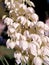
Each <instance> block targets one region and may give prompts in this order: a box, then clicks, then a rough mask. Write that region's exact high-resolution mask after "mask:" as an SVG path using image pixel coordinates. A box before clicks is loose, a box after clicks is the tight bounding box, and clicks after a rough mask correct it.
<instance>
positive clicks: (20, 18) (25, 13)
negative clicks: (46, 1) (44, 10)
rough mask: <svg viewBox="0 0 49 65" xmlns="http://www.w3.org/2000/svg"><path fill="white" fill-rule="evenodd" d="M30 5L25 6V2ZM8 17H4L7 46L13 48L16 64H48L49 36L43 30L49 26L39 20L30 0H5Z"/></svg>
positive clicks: (46, 29)
mask: <svg viewBox="0 0 49 65" xmlns="http://www.w3.org/2000/svg"><path fill="white" fill-rule="evenodd" d="M25 2H26V3H27V4H28V5H30V6H28V7H27V4H25ZM5 4H6V6H7V8H8V9H9V17H4V16H3V18H4V23H5V24H6V25H7V26H8V31H7V34H8V35H9V36H10V39H8V40H7V43H6V45H7V48H11V49H15V51H14V58H15V61H16V63H17V64H20V63H21V65H22V64H27V63H29V65H42V64H44V65H49V37H48V36H46V35H45V32H47V31H48V30H49V27H48V26H47V25H46V24H45V23H43V22H42V21H39V17H38V15H37V14H36V13H35V11H34V9H33V8H32V7H31V6H33V7H34V6H35V5H34V3H33V2H31V1H30V0H5Z"/></svg>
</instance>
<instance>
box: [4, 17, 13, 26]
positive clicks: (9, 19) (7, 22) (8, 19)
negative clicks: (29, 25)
mask: <svg viewBox="0 0 49 65" xmlns="http://www.w3.org/2000/svg"><path fill="white" fill-rule="evenodd" d="M4 23H6V24H7V25H10V24H11V23H13V20H12V19H11V18H8V17H7V18H5V19H4Z"/></svg>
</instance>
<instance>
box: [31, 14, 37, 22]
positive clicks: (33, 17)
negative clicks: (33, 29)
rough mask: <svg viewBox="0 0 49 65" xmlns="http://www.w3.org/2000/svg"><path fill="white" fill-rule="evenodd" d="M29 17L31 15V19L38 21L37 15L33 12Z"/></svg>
mask: <svg viewBox="0 0 49 65" xmlns="http://www.w3.org/2000/svg"><path fill="white" fill-rule="evenodd" d="M31 17H32V19H33V20H34V21H36V22H37V21H38V15H37V14H35V13H34V14H32V15H31ZM33 20H32V21H33Z"/></svg>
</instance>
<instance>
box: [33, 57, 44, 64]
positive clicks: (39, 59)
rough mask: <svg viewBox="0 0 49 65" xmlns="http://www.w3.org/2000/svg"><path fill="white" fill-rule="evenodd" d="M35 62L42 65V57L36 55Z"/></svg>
mask: <svg viewBox="0 0 49 65" xmlns="http://www.w3.org/2000/svg"><path fill="white" fill-rule="evenodd" d="M33 62H34V64H35V65H42V62H43V61H42V59H41V58H40V57H34V60H33Z"/></svg>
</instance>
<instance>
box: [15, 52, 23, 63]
mask: <svg viewBox="0 0 49 65" xmlns="http://www.w3.org/2000/svg"><path fill="white" fill-rule="evenodd" d="M14 57H15V58H16V63H17V64H20V63H21V57H22V55H21V53H14Z"/></svg>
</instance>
